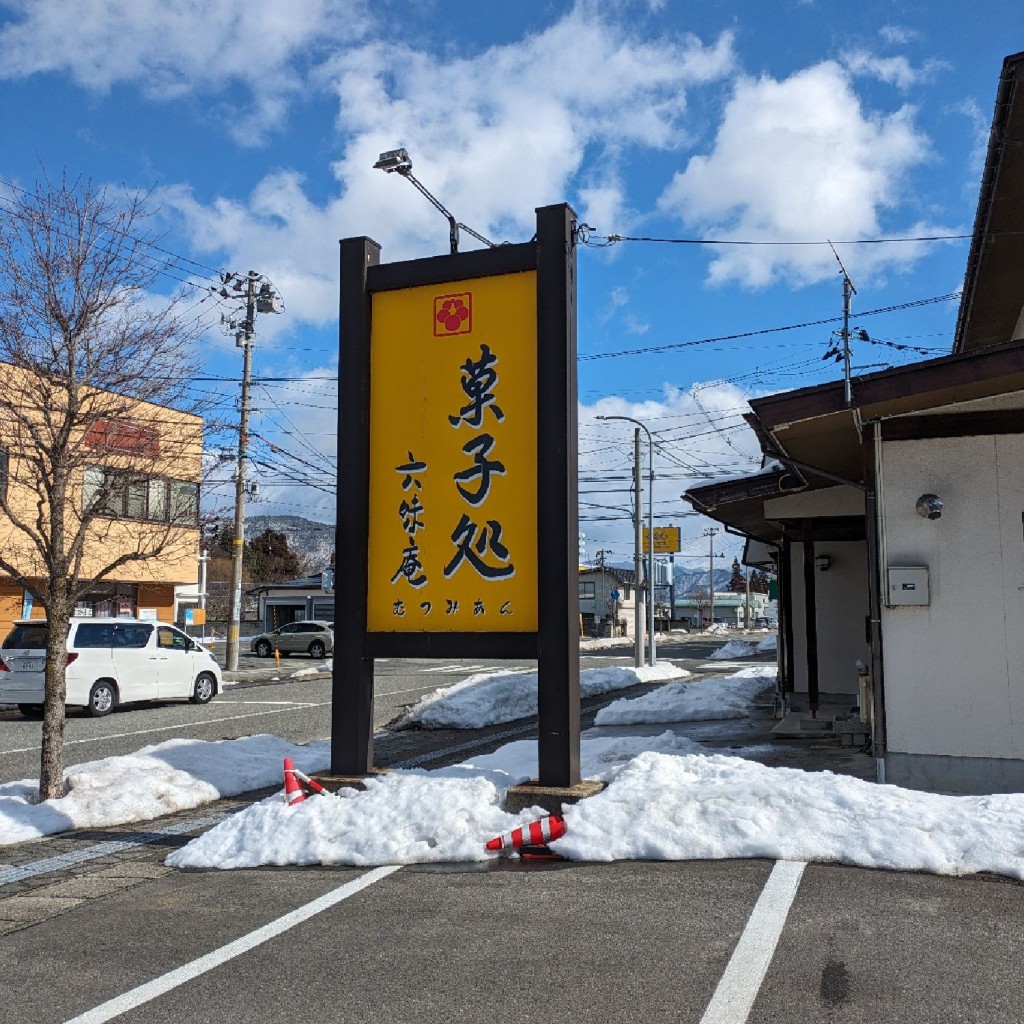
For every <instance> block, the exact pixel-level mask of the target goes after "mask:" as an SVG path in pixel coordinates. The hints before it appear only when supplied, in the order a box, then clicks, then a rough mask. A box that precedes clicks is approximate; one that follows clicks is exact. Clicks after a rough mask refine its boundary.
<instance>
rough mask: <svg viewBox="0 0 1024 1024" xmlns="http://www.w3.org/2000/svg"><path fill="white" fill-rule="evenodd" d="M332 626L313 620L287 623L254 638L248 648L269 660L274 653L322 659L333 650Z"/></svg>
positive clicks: (331, 624)
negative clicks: (305, 655)
mask: <svg viewBox="0 0 1024 1024" xmlns="http://www.w3.org/2000/svg"><path fill="white" fill-rule="evenodd" d="M333 625H334V623H333V622H320V621H317V620H315V619H306V620H302V621H299V622H289V623H288V624H287V625H286V626H281V628H280V629H275V630H273V631H272V632H270V633H260V634H259V636H254V637H253V638H252V642H251V643H250V644H249V647H250V649H251V650H252V652H253V654H258V655H259V656H260V657H261V658H269V657H270V656H271V655H272V654H273V653H274V651H279V652H280V653H281V654H283V655H286V656H287V655H289V654H308V655H309V656H310V657H311V658H323V657H326V656H327V655H328V654H330V653H331V652H332V651H333V650H334V630H333V629H332V627H333Z"/></svg>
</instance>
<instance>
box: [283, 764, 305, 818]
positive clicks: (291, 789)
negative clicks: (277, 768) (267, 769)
mask: <svg viewBox="0 0 1024 1024" xmlns="http://www.w3.org/2000/svg"><path fill="white" fill-rule="evenodd" d="M297 773H298V769H297V768H296V767H295V765H293V764H292V759H291V758H290V757H286V758H285V759H284V802H285V803H286V804H287V805H288V806H289V807H291V806H292V804H301V803H302V801H303V800H305V799H306V794H305V792H303V789H302V783H300V782H299V780H298V778H296V775H297Z"/></svg>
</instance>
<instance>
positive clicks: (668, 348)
mask: <svg viewBox="0 0 1024 1024" xmlns="http://www.w3.org/2000/svg"><path fill="white" fill-rule="evenodd" d="M958 297H959V293H958V292H950V293H949V294H947V295H936V296H934V297H933V298H930V299H916V300H914V301H913V302H904V303H901V304H900V305H897V306H883V307H881V308H880V309H869V310H866V311H865V312H863V313H858V314H857V316H858V317H862V316H877V315H879V314H881V313H897V312H900V311H902V310H905V309H915V308H917V307H918V306H928V305H932V304H933V303H936V302H950V301H952V300H953V299H955V298H958ZM842 319H843V318H842V317H841V316H831V317H826V318H825V319H822V320H807V321H805V322H804V323H799V324H787V325H786V326H785V327H763V328H761V329H760V330H756V331H741V332H738V333H736V334H722V335H718V336H717V337H714V338H698V339H696V340H694V341H677V342H673V343H670V344H667V345H648V346H646V347H644V348H632V349H621V350H619V351H617V352H592V353H590V354H589V355H582V356H579V357H578V361H579V362H585V361H590V360H593V359H615V358H618V357H619V356H640V355H648V354H650V353H652V352H672V351H674V350H676V349H681V348H693V347H694V346H697V345H710V344H712V343H713V342H716V341H735V340H737V339H738V338H756V337H758V336H760V335H764V334H778V333H779V332H781V331H797V330H802V329H803V328H805V327H822V326H824V325H825V324H835V323H840V322H841V321H842Z"/></svg>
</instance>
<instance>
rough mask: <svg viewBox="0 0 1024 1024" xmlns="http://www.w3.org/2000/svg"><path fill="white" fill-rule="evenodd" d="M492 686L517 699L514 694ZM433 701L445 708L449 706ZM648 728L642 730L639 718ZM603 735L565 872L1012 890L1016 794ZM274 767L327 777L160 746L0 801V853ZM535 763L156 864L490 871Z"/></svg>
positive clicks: (225, 841) (267, 776)
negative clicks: (929, 790)
mask: <svg viewBox="0 0 1024 1024" xmlns="http://www.w3.org/2000/svg"><path fill="white" fill-rule="evenodd" d="M756 672H761V673H762V674H761V675H757V674H756ZM764 672H765V669H764V668H763V667H762V666H756V667H752V668H748V669H744V670H743V672H741V673H738V674H736V675H735V676H730V677H721V678H716V679H705V680H698V681H694V682H692V683H683V684H670V685H669V686H666V687H661V688H659V691H654V693H657V692H660V691H667V692H668V693H670V694H675V696H674V697H672V698H671V699H669V698H668V697H666V698H664V700H663V702H662V703H663V705H664V706H663V708H662V715H663V717H662V719H661V721H662V722H668V721H679V717H678V716H679V715H680V714H683V713H687V712H693V711H694V709H695V708H697V707H699V706H702V705H703V704H704V703H705V702H706V700H709V701H714V700H718V701H720V702H722V705H723V711H725V710H726V705H727V704H728V703H729V702H730V701H731V700H733V699H735V701H737V702H742V701H743V700H744V699H747V700H749V696H747V697H746V698H744V696H743V695H744V694H746V695H752V694H753V693H754V692H756V689H760V688H762V687H763V686H764V685H765V682H766V679H767V680H768V681H770V677H766V676H765V675H764V674H763V673H764ZM506 675H508V674H506ZM490 685H492V686H494V685H496V684H494V683H493V682H492V683H491V684H490ZM505 685H506V686H507V687H508V688H516V689H518V688H519V687H521V685H522V682H521V680H511V679H506V680H505ZM755 688H756V689H755ZM451 689H452V690H455V689H456V688H454V687H453V688H451ZM702 691H703V694H704V695H703V696H702ZM730 695H731V696H730ZM477 696H478V694H476V693H474V691H473V690H472V688H470V689H469V690H468V692H467V693H466V697H465V699H466V700H467V702H469V704H470V705H471V706H472V707H475V705H476V703H477ZM648 696H650V695H645V697H641V698H637V699H636V700H634V701H630V702H625V701H619V702H616V703H618V704H638V703H641V702H644V701H645V700H647V699H648ZM727 698H728V699H727ZM446 699H447V700H448V702H449V704H450V705H457V703H458V697H457V695H456V696H455V697H453V696H452V694H451V692H449V694H448V697H447V698H446ZM614 706H615V705H612V707H614ZM472 713H473V714H475V713H476V711H475V710H474V711H473V712H472ZM647 720H648V721H650V722H651V723H652V724H653V723H654V722H656V721H657V719H656V717H655V716H654V715H653V714H651V715H650V718H649V719H647ZM605 733H606V730H604V729H601V730H595V731H594V732H591V733H585V734H584V736H583V739H582V742H581V765H582V771H583V774H584V776H585V777H588V778H597V779H601V780H603V781H605V782H606V783H607V787H606V788H605V790H604V791H603V792H602V793H600V794H599V795H597V796H594V797H591V798H589V799H587V800H585V801H583V802H581V803H579V804H577V805H574V806H568V807H566V808H565V811H564V816H565V820H566V824H567V833H566V835H565V837H564V838H562V839H559V840H557V841H555V842H553V843H552V844H551V845H552V848H553V849H554V850H556V851H557V852H558V853H560V854H562V855H563V856H565V857H567V858H569V859H576V860H595V861H608V860H619V859H647V860H652V859H656V860H685V859H691V858H700V859H706V858H726V857H728V858H732V857H768V858H781V859H792V860H812V861H823V862H836V863H844V864H855V865H859V866H862V867H876V868H895V869H903V870H919V871H930V872H935V873H939V874H949V875H960V874H969V873H971V872H977V871H991V872H997V873H999V874H1003V875H1007V876H1009V877H1012V878H1018V879H1020V878H1024V794H1013V795H1006V796H987V797H951V796H939V795H933V794H926V793H920V792H915V791H910V790H902V789H899V788H897V787H895V786H877V785H874V784H872V783H868V782H863V781H861V780H858V779H854V778H849V777H846V776H840V775H834V774H832V773H830V772H804V771H799V770H796V769H792V768H768V767H765V766H763V765H760V764H757V763H756V762H753V761H751V760H748V759H744V758H742V757H736V756H725V755H721V754H716V753H713V752H711V751H710V750H708V749H706V748H703V747H701V746H700V745H699V744H696V743H694V742H693V741H692V740H690V739H687V738H685V737H681V736H679V735H677V734H676V733H674V732H672V731H662V732H659V731H658V730H657V729H652V730H651V733H650V734H649V735H638V734H636V733H631V734H630V735H624V736H615V735H607V734H605ZM285 757H290V758H292V760H293V761H294V762H295V764H296V766H297V767H298V768H300V769H301V770H302V771H304V772H306V773H307V774H310V773H312V772H315V771H318V770H322V769H325V768H326V767H327V765H328V762H329V750H328V745H327V743H325V742H321V743H312V744H308V745H306V746H295V745H293V744H290V743H287V742H285V741H284V740H281V739H279V738H277V737H274V736H253V737H248V738H246V739H240V740H224V741H220V742H202V741H185V740H172V741H170V742H167V743H161V744H158V745H156V746H152V747H147V748H145V749H143V750H140V751H139V752H138V753H136V754H134V755H132V756H130V757H117V758H107V759H105V760H102V761H95V762H91V763H89V764H83V765H78V766H75V767H74V768H72V769H69V771H68V783H69V787H70V791H69V793H68V795H67V796H65V797H63V798H62V799H60V800H51V801H47V802H46V803H43V804H39V805H36V804H33V803H32V802H31V798H32V794H33V792H34V790H35V784H34V783H33V782H31V781H25V782H19V783H11V784H8V785H4V786H0V844H5V843H6V844H9V843H15V842H19V841H22V840H26V839H30V838H33V837H35V836H40V835H45V834H48V833H52V832H59V831H63V830H66V829H69V828H82V827H97V826H103V825H113V824H118V823H124V822H131V821H143V820H148V819H149V818H152V817H156V816H158V815H162V814H167V813H169V812H171V811H175V810H181V809H185V808H191V807H196V806H198V805H200V804H203V803H206V802H208V801H211V800H215V799H217V798H218V797H219V796H228V795H234V794H238V793H242V792H246V791H250V790H252V789H257V788H260V787H264V786H269V785H274V784H276V783H280V782H281V780H282V762H283V759H284V758H285ZM536 758H537V749H536V743H535V742H534V741H525V740H521V741H517V742H515V743H510V744H507V745H506V746H504V747H502V748H501V749H500V750H498V751H496V752H495V753H493V754H490V755H487V756H484V757H478V758H473V759H471V760H468V761H466V762H463V763H462V764H459V765H455V766H452V767H448V768H444V769H440V770H436V771H424V770H409V771H394V772H391V773H389V774H386V775H383V776H380V777H377V778H372V779H369V780H368V782H367V786H366V790H365V791H363V792H356V791H354V790H348V791H342V793H341V794H340V795H338V796H315V797H311V798H309V799H308V800H305V801H304V802H302V803H299V804H296V805H294V806H291V807H289V806H288V805H286V804H285V803H284V800H283V797H282V796H281V795H274V796H272V797H268V798H267V799H266V800H263V801H261V802H259V803H256V804H253V805H251V806H249V807H247V808H245V809H244V810H242V811H240V812H239V813H237V814H234V815H232V816H231V817H230V818H228V819H227V820H225V821H224V822H222V823H221V824H220V825H217V826H216V827H214V828H213V829H211V830H210V831H208V832H206V833H205V834H204V835H202V836H200V837H199V838H197V839H195V840H193V841H192V842H191V843H189V844H188V845H187V846H185V847H183V848H182V849H180V850H177V851H175V852H174V853H173V854H172V855H171V856H170V857H169V858H168V861H167V863H169V864H171V865H174V866H178V867H196V868H199V867H206V868H211V867H216V868H231V867H242V866H255V865H260V864H310V863H329V864H354V865H371V864H395V863H401V864H405V863H416V862H425V861H482V860H485V859H487V858H489V857H493V856H496V855H495V854H493V853H489V852H487V851H486V850H485V849H484V846H485V843H486V842H487V840H488V839H491V838H493V837H494V836H497V835H499V834H502V833H504V832H508V831H510V830H511V829H513V828H515V827H517V826H519V825H521V824H525V823H526V822H528V821H531V820H533V819H535V818H536V817H538V816H539V815H540V814H541V810H540V808H530V809H527V810H525V811H523V812H522V813H520V814H515V815H513V814H508V813H506V812H505V811H504V810H503V809H502V804H503V797H504V793H505V790H506V789H507V788H508V787H509V786H511V785H513V784H515V783H517V782H520V781H523V780H526V779H529V778H533V777H535V776H536V773H537V760H536Z"/></svg>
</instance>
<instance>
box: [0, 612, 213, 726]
mask: <svg viewBox="0 0 1024 1024" xmlns="http://www.w3.org/2000/svg"><path fill="white" fill-rule="evenodd" d="M67 650H68V663H67V670H66V673H65V678H66V679H67V697H66V698H65V703H66V704H68V705H71V706H72V707H74V706H81V707H84V708H85V709H86V710H87V711H88V713H89V714H90V715H92V716H93V717H95V718H99V717H101V716H103V715H108V714H110V712H111V711H113V710H114V708H115V707H117V706H118V705H119V704H127V703H129V702H131V701H138V700H170V699H174V698H181V699H187V700H190V701H191V702H192V703H193V704H206V703H207V702H208V701H210V700H211V699H212V698H213V697H214V695H215V694H217V693H219V692H220V690H221V682H222V680H221V670H220V666H219V665H218V664H217V661H216V656H215V655H214V653H213V652H212V651H210V650H209V649H208V648H206V647H204V646H203V645H202V644H200V643H199V642H198V641H196V640H193V639H192V638H191V637H189V636H186V635H185V634H184V633H182V632H181V630H179V629H175V627H174V626H169V625H167V623H164V622H149V621H144V620H142V619H78V618H75V619H72V620H71V628H70V631H69V632H68V644H67ZM45 665H46V622H45V621H43V620H40V619H30V620H24V621H20V622H15V623H14V628H13V629H12V630H11V632H10V633H8V634H7V638H6V639H5V640H4V642H3V646H2V648H0V704H17V705H18V708H19V709H20V710H21V712H22V714H24V715H35V714H38V713H39V712H40V711H41V710H42V707H43V695H44V690H45V672H44V670H45Z"/></svg>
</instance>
